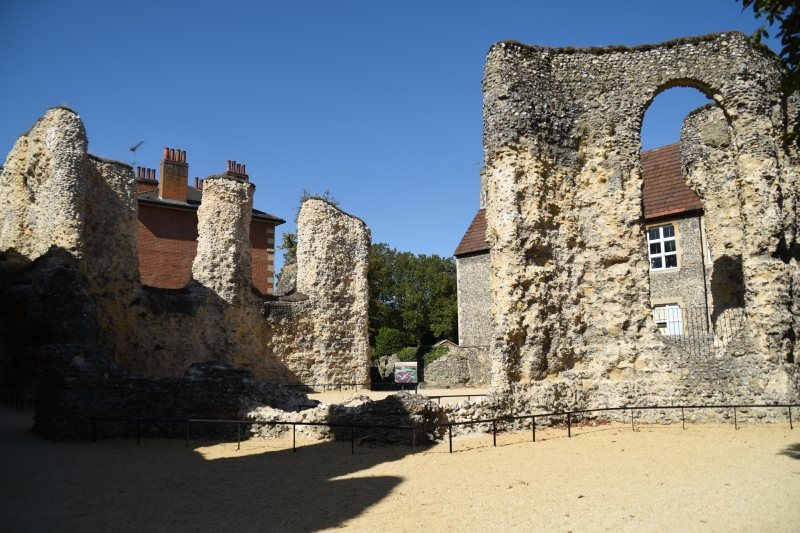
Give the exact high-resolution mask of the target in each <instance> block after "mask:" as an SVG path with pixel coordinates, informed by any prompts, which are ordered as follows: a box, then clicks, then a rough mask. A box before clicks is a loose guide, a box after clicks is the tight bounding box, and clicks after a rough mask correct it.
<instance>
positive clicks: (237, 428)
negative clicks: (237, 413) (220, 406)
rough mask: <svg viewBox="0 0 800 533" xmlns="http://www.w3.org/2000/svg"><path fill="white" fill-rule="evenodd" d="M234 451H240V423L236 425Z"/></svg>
mask: <svg viewBox="0 0 800 533" xmlns="http://www.w3.org/2000/svg"><path fill="white" fill-rule="evenodd" d="M236 449H237V450H241V449H242V423H241V422H239V423H238V424H236Z"/></svg>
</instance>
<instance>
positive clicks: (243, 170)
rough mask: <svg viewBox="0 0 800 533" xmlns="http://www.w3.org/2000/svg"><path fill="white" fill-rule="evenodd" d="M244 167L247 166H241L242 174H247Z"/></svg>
mask: <svg viewBox="0 0 800 533" xmlns="http://www.w3.org/2000/svg"><path fill="white" fill-rule="evenodd" d="M246 166H247V165H242V174H247V172H245V167H246Z"/></svg>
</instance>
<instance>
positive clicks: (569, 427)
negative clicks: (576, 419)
mask: <svg viewBox="0 0 800 533" xmlns="http://www.w3.org/2000/svg"><path fill="white" fill-rule="evenodd" d="M567 437H568V438H570V439H571V438H572V414H571V413H567Z"/></svg>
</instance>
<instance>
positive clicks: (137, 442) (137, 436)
mask: <svg viewBox="0 0 800 533" xmlns="http://www.w3.org/2000/svg"><path fill="white" fill-rule="evenodd" d="M136 445H137V446H138V445H139V421H138V420H137V421H136Z"/></svg>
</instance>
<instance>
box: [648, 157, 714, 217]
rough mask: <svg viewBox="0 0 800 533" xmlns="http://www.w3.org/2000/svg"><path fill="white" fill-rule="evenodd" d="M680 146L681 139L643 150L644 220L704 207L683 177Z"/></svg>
mask: <svg viewBox="0 0 800 533" xmlns="http://www.w3.org/2000/svg"><path fill="white" fill-rule="evenodd" d="M680 148H681V143H675V144H668V145H667V146H662V147H661V148H654V149H653V150H647V151H646V152H642V155H641V157H642V180H643V181H644V185H643V187H642V196H643V199H644V218H645V220H650V219H653V218H659V217H664V216H667V215H677V214H680V213H686V212H689V211H698V210H702V209H703V202H702V201H701V200H700V198H699V197H698V196H697V194H695V192H694V191H693V190H691V189H690V188H689V187H688V186H687V185H686V182H685V181H684V179H683V173H682V172H681V152H680Z"/></svg>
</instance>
